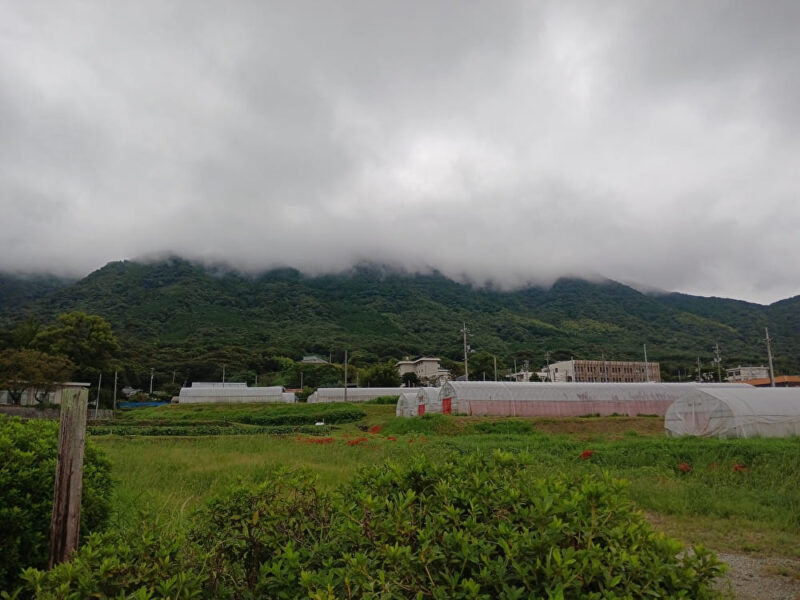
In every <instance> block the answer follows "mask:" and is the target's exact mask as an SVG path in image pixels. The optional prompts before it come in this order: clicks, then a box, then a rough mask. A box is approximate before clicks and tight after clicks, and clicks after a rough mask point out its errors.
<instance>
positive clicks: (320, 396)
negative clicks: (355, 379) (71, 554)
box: [307, 387, 419, 404]
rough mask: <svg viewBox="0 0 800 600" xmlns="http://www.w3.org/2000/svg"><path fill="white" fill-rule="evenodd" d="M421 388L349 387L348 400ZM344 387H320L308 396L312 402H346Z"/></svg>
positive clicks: (356, 400)
mask: <svg viewBox="0 0 800 600" xmlns="http://www.w3.org/2000/svg"><path fill="white" fill-rule="evenodd" d="M417 390H419V388H404V387H386V388H377V387H376V388H347V402H366V401H368V400H373V399H375V398H380V397H381V396H399V395H400V394H403V393H405V392H416V391H417ZM344 401H345V399H344V388H318V389H317V391H316V392H314V393H313V394H311V395H310V396H309V397H308V400H307V402H309V403H310V404H320V403H326V402H344Z"/></svg>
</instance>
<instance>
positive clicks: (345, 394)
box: [344, 350, 347, 402]
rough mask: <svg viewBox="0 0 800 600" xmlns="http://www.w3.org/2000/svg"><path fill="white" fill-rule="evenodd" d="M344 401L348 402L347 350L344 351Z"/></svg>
mask: <svg viewBox="0 0 800 600" xmlns="http://www.w3.org/2000/svg"><path fill="white" fill-rule="evenodd" d="M344 401H345V402H347V350H345V351H344Z"/></svg>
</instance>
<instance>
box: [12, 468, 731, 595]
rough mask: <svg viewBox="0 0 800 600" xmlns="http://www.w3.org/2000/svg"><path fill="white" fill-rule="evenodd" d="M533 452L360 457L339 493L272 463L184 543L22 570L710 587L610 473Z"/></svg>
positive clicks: (519, 590) (193, 587)
mask: <svg viewBox="0 0 800 600" xmlns="http://www.w3.org/2000/svg"><path fill="white" fill-rule="evenodd" d="M531 460H532V459H530V458H525V457H522V456H520V455H512V454H509V453H500V452H495V453H494V454H492V455H491V456H488V457H487V456H485V455H475V454H473V455H464V456H454V457H453V458H451V459H449V460H444V461H439V462H433V461H431V460H430V459H427V458H424V457H422V456H419V457H417V458H415V459H413V460H412V461H411V462H410V463H406V464H402V465H396V464H389V463H387V464H383V465H379V466H375V467H372V468H369V469H367V470H365V471H363V472H361V473H360V474H359V475H358V476H357V477H356V478H355V480H354V481H353V482H351V483H350V484H348V485H347V486H345V487H343V488H342V489H340V490H339V491H338V492H337V493H334V494H329V493H325V492H322V491H320V490H319V488H318V486H317V485H315V482H314V480H313V478H312V477H311V476H309V475H308V474H306V473H304V472H296V471H288V470H279V471H275V472H274V473H273V474H272V475H271V476H270V477H268V478H267V481H265V482H264V483H263V484H262V485H260V486H257V487H255V488H253V487H237V488H235V489H232V490H230V491H229V493H228V494H227V495H225V496H224V497H222V498H220V499H216V500H213V501H211V502H210V503H209V504H208V505H207V506H206V508H205V509H203V510H202V511H201V512H200V513H198V514H197V515H195V517H194V523H193V526H192V528H191V531H190V534H189V536H188V538H189V539H188V540H187V541H186V544H185V545H184V546H183V547H182V551H179V550H178V547H177V546H176V545H175V540H174V539H172V538H167V540H166V542H165V544H164V547H165V548H169V549H171V550H170V552H171V554H169V556H168V557H167V558H164V557H163V556H162V555H161V554H159V552H158V550H159V549H158V548H157V547H156V548H155V549H154V551H153V552H152V554H151V553H149V552H146V551H139V550H136V548H138V546H135V545H134V551H133V555H132V554H131V551H127V550H126V551H124V552H112V551H109V550H107V549H105V548H100V547H99V546H92V547H91V549H83V550H82V551H81V552H80V553H79V558H78V560H76V562H75V564H74V565H73V567H72V570H71V571H70V570H69V568H68V567H66V566H65V567H61V568H59V569H57V570H55V571H53V572H51V573H47V574H43V573H40V572H34V571H30V572H28V573H27V574H26V580H27V582H28V583H27V590H28V591H29V592H31V593H33V592H35V593H36V594H37V595H39V596H40V597H45V598H47V597H54V598H55V597H58V598H61V597H88V596H90V595H92V594H97V593H102V594H107V595H112V594H118V595H131V594H138V595H135V596H129V597H136V598H139V597H141V598H150V597H181V596H180V594H179V593H178V592H177V591H176V588H174V587H173V589H172V592H171V593H166V592H163V591H159V588H157V583H158V582H159V581H162V580H163V581H166V582H169V583H170V585H173V586H175V585H176V582H178V581H180V582H182V585H183V586H184V587H183V589H184V590H185V591H184V592H182V593H184V594H185V595H186V596H188V595H190V593H192V594H193V593H200V588H201V587H202V595H204V596H209V597H222V598H240V599H247V598H300V597H309V598H317V599H323V598H324V599H330V598H435V599H438V598H442V599H443V598H486V599H489V598H529V597H536V598H539V597H542V598H609V597H629V598H632V597H637V598H638V597H648V596H649V597H670V598H710V597H714V595H715V594H714V592H713V590H712V589H711V583H712V582H713V579H714V577H715V576H716V575H717V574H719V572H720V569H721V567H720V563H718V562H717V560H716V558H715V557H714V556H713V555H712V554H710V553H709V552H707V551H706V550H704V549H702V548H699V547H697V548H695V549H694V551H693V552H687V553H684V554H683V555H682V556H680V557H679V553H680V552H681V550H682V548H681V545H680V544H679V543H678V542H675V541H672V540H670V539H668V538H665V537H664V536H663V535H661V534H656V533H654V532H653V530H652V529H651V528H650V526H649V525H648V524H647V523H646V522H645V521H644V520H643V519H642V517H641V515H640V514H639V513H637V512H635V511H634V510H633V509H632V506H631V504H630V503H629V502H628V501H627V500H626V499H625V497H624V494H623V484H621V483H620V482H619V481H616V480H613V479H611V478H609V477H601V478H583V479H577V480H576V479H569V478H563V477H558V478H548V479H539V478H536V477H535V476H534V475H533V473H532V470H531V469H530V468H529V467H530V465H531V462H530V461H531ZM137 535H141V534H137ZM137 539H138V538H137ZM98 543H99V542H98ZM120 543H121V542H115V544H117V546H118V545H119V544H120ZM136 544H139V542H138V541H137V542H136ZM144 545H145V546H149V545H155V546H157V543H156V541H155V540H145V544H144ZM124 548H128V546H124ZM90 551H91V552H92V553H94V554H92V556H91V557H89V556H87V554H88V553H89V552H90ZM115 555H120V556H121V558H120V562H119V563H113V564H112V563H109V562H107V560H106V559H108V560H111V558H112V557H113V556H115ZM134 559H135V561H136V563H137V564H136V565H133V564H130V563H132V562H133V561H134ZM170 565H172V566H170ZM135 573H139V574H140V575H138V576H134V574H135ZM142 573H143V574H144V575H141V574H142ZM156 574H158V577H157V576H156ZM59 586H61V587H59ZM103 586H105V587H103ZM48 594H50V595H49V596H48Z"/></svg>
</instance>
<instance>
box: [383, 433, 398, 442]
mask: <svg viewBox="0 0 800 600" xmlns="http://www.w3.org/2000/svg"><path fill="white" fill-rule="evenodd" d="M386 439H387V440H388V441H390V442H396V441H397V438H396V437H392V436H391V435H387V436H386Z"/></svg>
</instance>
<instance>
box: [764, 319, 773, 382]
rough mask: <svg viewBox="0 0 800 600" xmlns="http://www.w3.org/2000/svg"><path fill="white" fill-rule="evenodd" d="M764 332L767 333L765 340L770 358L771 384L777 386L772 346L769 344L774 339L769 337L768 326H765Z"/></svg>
mask: <svg viewBox="0 0 800 600" xmlns="http://www.w3.org/2000/svg"><path fill="white" fill-rule="evenodd" d="M764 333H765V334H766V337H765V338H764V341H765V342H767V358H768V359H769V385H770V387H775V370H774V369H773V368H772V347H771V346H770V345H769V343H770V342H771V341H772V339H771V338H770V337H769V329H767V328H766V327H764Z"/></svg>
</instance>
